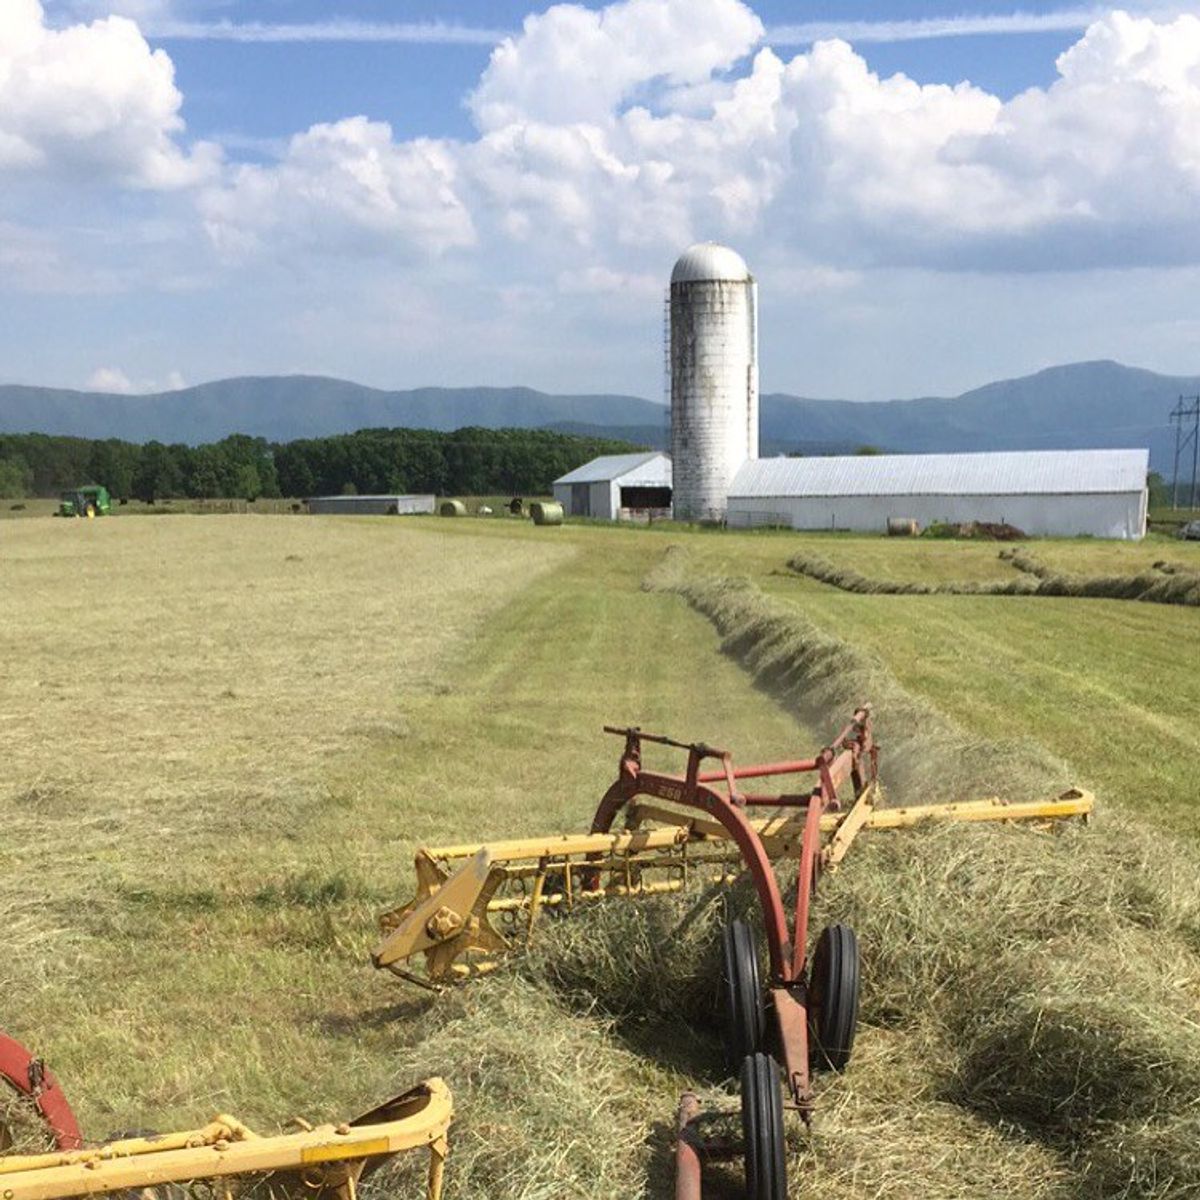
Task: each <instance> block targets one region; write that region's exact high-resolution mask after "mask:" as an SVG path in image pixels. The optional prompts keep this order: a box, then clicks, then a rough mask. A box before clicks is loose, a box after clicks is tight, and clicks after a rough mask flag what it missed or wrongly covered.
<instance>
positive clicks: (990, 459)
mask: <svg viewBox="0 0 1200 1200" xmlns="http://www.w3.org/2000/svg"><path fill="white" fill-rule="evenodd" d="M1149 467H1150V451H1149V450H1029V451H1017V452H1012V453H1010V452H1008V451H1005V452H1003V453H995V454H880V455H855V456H854V457H848V458H759V459H751V460H750V461H748V462H746V463H743V464H742V467H741V469H740V470H739V471H738V473H737V475H736V476H734V480H733V483H732V484H731V485H730V488H729V494H730V496H731V497H739V498H751V497H783V496H1029V495H1069V494H1077V493H1084V492H1140V491H1141V490H1142V489H1143V488H1144V487H1145V486H1146V472H1147V471H1148V470H1149Z"/></svg>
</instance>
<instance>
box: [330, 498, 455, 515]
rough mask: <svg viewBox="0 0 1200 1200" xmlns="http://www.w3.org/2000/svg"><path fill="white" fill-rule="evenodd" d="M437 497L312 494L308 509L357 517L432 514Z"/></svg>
mask: <svg viewBox="0 0 1200 1200" xmlns="http://www.w3.org/2000/svg"><path fill="white" fill-rule="evenodd" d="M436 499H437V498H436V497H435V496H311V497H310V498H309V501H308V511H309V512H310V513H322V514H330V513H336V514H338V515H339V516H355V517H390V516H397V515H399V516H407V515H412V514H416V513H429V514H432V512H433V508H434V502H435V500H436Z"/></svg>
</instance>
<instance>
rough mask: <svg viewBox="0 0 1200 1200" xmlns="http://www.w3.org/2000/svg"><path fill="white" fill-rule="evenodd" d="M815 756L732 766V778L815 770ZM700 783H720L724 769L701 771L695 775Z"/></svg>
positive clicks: (751, 777) (749, 777) (759, 777)
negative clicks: (787, 760) (788, 760)
mask: <svg viewBox="0 0 1200 1200" xmlns="http://www.w3.org/2000/svg"><path fill="white" fill-rule="evenodd" d="M816 769H817V760H816V759H815V758H798V759H796V760H795V761H793V762H775V763H758V764H756V765H754V766H749V767H734V768H733V777H734V779H762V778H763V777H764V776H767V775H795V774H797V773H798V772H800V771H815V770H816ZM697 778H698V780H699V782H700V783H720V782H721V780H723V779H724V778H725V772H724V771H701V772H700V774H699V776H698V777H697Z"/></svg>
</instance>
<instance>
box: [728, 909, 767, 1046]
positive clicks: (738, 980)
mask: <svg viewBox="0 0 1200 1200" xmlns="http://www.w3.org/2000/svg"><path fill="white" fill-rule="evenodd" d="M721 941H722V947H723V949H724V952H725V974H724V983H725V1025H724V1040H725V1055H726V1059H727V1060H728V1063H729V1068H730V1070H737V1068H738V1067H739V1066H740V1065H741V1063H742V1060H743V1059H744V1058H745V1057H746V1056H747V1055H748V1054H754V1053H755V1052H756V1051H757V1050H759V1049H760V1048H761V1047H762V1043H763V1030H764V1028H765V1026H766V1013H765V1010H764V1007H763V994H762V988H761V987H760V986H759V978H758V951H757V949H756V947H755V945H754V932H753V930H751V928H750V925H749V923H748V922H746V921H743V920H740V919H738V920H734V921H730V922H729V924H728V925H726V926H725V929H724V930H723V932H722V938H721Z"/></svg>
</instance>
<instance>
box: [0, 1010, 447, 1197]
mask: <svg viewBox="0 0 1200 1200" xmlns="http://www.w3.org/2000/svg"><path fill="white" fill-rule="evenodd" d="M0 1100H2V1101H4V1102H5V1105H4V1107H3V1108H0V1200H62V1198H66V1197H74V1196H96V1195H108V1194H112V1193H120V1194H121V1195H123V1196H126V1197H131V1196H133V1195H135V1194H136V1195H137V1196H138V1198H139V1200H153V1198H154V1197H164V1198H165V1197H171V1198H177V1197H178V1198H182V1197H187V1198H188V1200H235V1198H248V1197H255V1198H256V1200H299V1198H300V1197H304V1198H306V1200H356V1197H357V1195H358V1185H359V1181H360V1180H361V1179H364V1178H366V1177H367V1176H369V1175H370V1174H371V1173H372V1172H374V1171H376V1170H378V1168H379V1167H380V1166H382V1165H383V1163H384V1162H386V1161H387V1159H389V1158H391V1157H392V1156H393V1155H395V1154H398V1153H401V1152H402V1151H405V1150H414V1149H418V1148H421V1147H424V1148H427V1149H428V1150H429V1173H428V1177H427V1183H426V1191H425V1195H426V1200H439V1198H440V1196H441V1193H442V1176H443V1170H444V1164H445V1159H446V1153H447V1130H448V1129H449V1125H450V1120H451V1117H452V1116H453V1105H452V1102H451V1098H450V1092H449V1090H448V1089H447V1087H446V1085H445V1084H444V1083H443V1082H442V1081H441V1080H440V1079H429V1080H426V1082H424V1083H422V1084H420V1085H419V1086H418V1087H415V1088H413V1089H412V1090H411V1091H408V1092H405V1093H404V1094H403V1095H400V1096H396V1097H393V1098H392V1099H391V1100H388V1101H386V1102H385V1103H383V1104H381V1105H379V1106H378V1107H376V1108H373V1109H371V1111H370V1112H366V1113H363V1114H362V1115H361V1116H359V1117H356V1118H355V1119H354V1120H352V1121H350V1122H348V1123H345V1124H339V1125H319V1126H316V1127H315V1128H314V1127H313V1126H311V1125H308V1123H307V1122H303V1121H299V1120H297V1122H296V1124H297V1125H298V1126H299V1128H298V1130H297V1132H295V1133H287V1134H281V1135H278V1136H275V1137H260V1136H259V1135H258V1134H256V1133H254V1132H253V1131H252V1130H251V1129H249V1128H247V1127H246V1126H245V1125H243V1124H242V1122H241V1121H239V1120H238V1119H237V1118H236V1117H230V1116H226V1115H220V1116H217V1117H214V1118H213V1120H212V1121H210V1122H209V1123H208V1124H207V1125H205V1126H203V1127H202V1128H199V1129H189V1130H183V1131H180V1132H177V1133H167V1134H142V1135H136V1136H135V1135H129V1136H123V1137H120V1138H117V1139H114V1140H111V1141H108V1142H105V1143H102V1144H99V1145H94V1146H88V1145H87V1144H85V1142H84V1139H83V1137H82V1135H81V1134H80V1132H79V1125H78V1123H77V1122H76V1120H75V1116H74V1113H73V1112H72V1111H71V1106H70V1104H69V1103H68V1101H67V1099H66V1096H65V1095H64V1094H63V1091H62V1088H61V1087H60V1086H59V1084H58V1081H57V1080H56V1079H55V1078H54V1075H53V1074H52V1072H51V1071H50V1070H49V1068H47V1067H46V1066H45V1064H44V1063H43V1062H42V1060H41V1059H38V1058H35V1057H34V1056H33V1055H31V1054H30V1053H29V1051H28V1050H26V1049H25V1047H24V1046H22V1045H21V1044H20V1043H19V1042H16V1041H14V1040H13V1039H12V1038H9V1037H6V1036H5V1035H4V1034H2V1033H0ZM14 1109H16V1110H21V1109H24V1112H23V1113H22V1114H21V1115H22V1116H23V1117H24V1118H26V1120H22V1121H21V1125H22V1126H24V1125H26V1124H32V1125H33V1126H34V1127H35V1128H36V1127H38V1126H40V1131H39V1132H40V1134H41V1135H42V1136H41V1138H40V1139H39V1140H44V1141H45V1142H46V1143H47V1144H49V1143H53V1145H54V1147H55V1148H54V1149H53V1150H51V1151H49V1152H46V1153H37V1154H24V1153H2V1152H3V1151H7V1150H11V1149H12V1146H13V1140H14V1137H13V1134H14V1131H13V1129H12V1128H11V1127H10V1125H9V1122H8V1121H7V1120H5V1115H6V1113H11V1112H12V1111H14Z"/></svg>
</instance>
